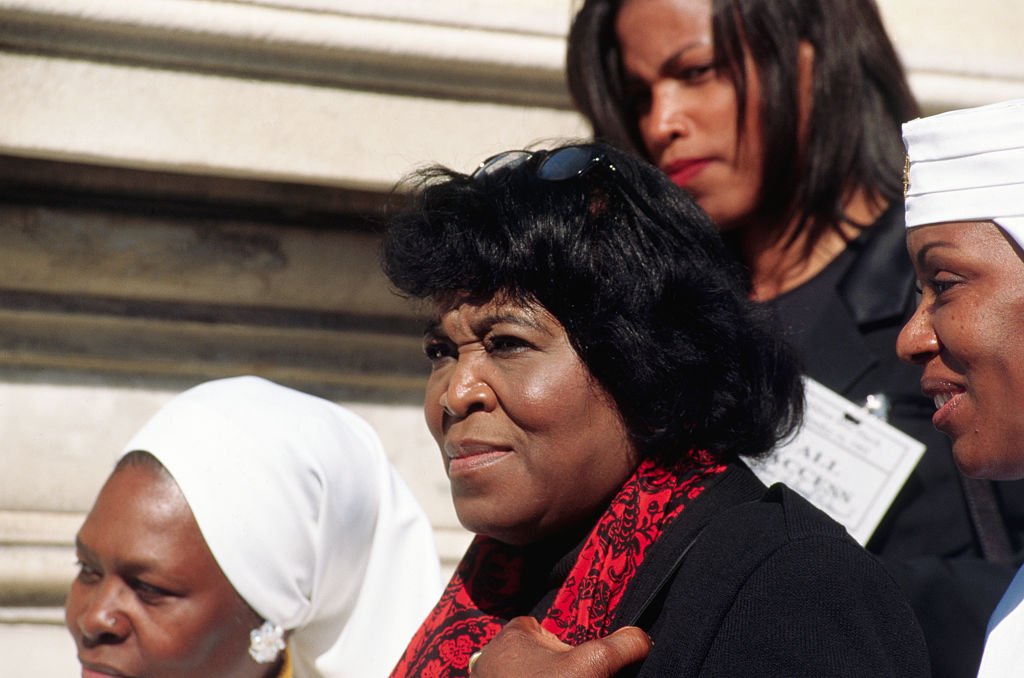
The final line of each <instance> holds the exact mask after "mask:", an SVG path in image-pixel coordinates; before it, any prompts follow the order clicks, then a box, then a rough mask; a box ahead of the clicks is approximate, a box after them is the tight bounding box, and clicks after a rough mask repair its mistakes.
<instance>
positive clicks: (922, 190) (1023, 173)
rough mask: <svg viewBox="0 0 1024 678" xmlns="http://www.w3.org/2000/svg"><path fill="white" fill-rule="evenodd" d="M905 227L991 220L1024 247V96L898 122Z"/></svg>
mask: <svg viewBox="0 0 1024 678" xmlns="http://www.w3.org/2000/svg"><path fill="white" fill-rule="evenodd" d="M903 143H904V144H905V145H906V147H907V159H908V171H907V180H908V182H909V183H908V185H907V196H906V197H907V203H906V210H907V214H906V217H907V228H913V227H915V226H924V225H925V224H935V223H941V222H946V221H994V222H995V223H996V224H998V225H999V226H1000V227H1001V228H1002V229H1003V230H1004V231H1005V232H1006V233H1007V235H1009V236H1010V237H1011V238H1013V239H1014V240H1016V241H1017V244H1019V245H1020V246H1021V247H1022V248H1024V99H1017V100H1014V101H1004V102H1002V103H998V104H990V105H988V106H980V107H978V108H967V109H963V110H959V111H949V112H947V113H940V114H939V115H933V116H930V117H927V118H918V119H917V120H911V121H910V122H908V123H905V124H904V125H903Z"/></svg>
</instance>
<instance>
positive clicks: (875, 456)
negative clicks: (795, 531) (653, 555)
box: [745, 377, 925, 545]
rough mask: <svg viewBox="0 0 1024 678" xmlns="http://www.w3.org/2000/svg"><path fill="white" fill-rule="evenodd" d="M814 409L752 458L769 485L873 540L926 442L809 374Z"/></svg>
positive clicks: (856, 536) (809, 397)
mask: <svg viewBox="0 0 1024 678" xmlns="http://www.w3.org/2000/svg"><path fill="white" fill-rule="evenodd" d="M804 389H805V393H806V397H807V407H806V409H805V412H804V423H803V426H802V427H801V428H800V430H799V431H798V432H797V434H796V436H795V437H794V438H792V439H791V440H790V441H789V442H787V443H785V444H783V445H780V446H779V447H778V448H777V449H776V450H775V452H773V453H772V454H771V455H769V456H768V457H766V458H763V459H747V460H745V461H746V462H747V464H748V465H749V466H750V468H751V469H752V470H753V471H754V473H755V474H756V475H757V477H758V478H760V479H761V482H763V483H764V484H766V485H771V484H773V483H777V482H781V483H785V484H786V485H788V486H789V487H790V488H792V489H793V490H794V491H796V492H797V493H799V494H800V495H802V496H803V497H804V498H805V499H807V500H809V501H810V502H811V503H813V504H814V505H815V506H817V507H818V508H820V509H821V510H822V511H824V512H825V513H827V514H828V515H829V516H831V517H832V518H833V520H836V521H837V522H839V523H842V524H843V525H844V526H845V527H846V529H847V531H848V532H849V533H850V534H851V535H852V536H853V538H854V539H856V540H857V541H858V542H860V544H861V545H863V544H865V543H867V541H868V539H870V538H871V535H872V533H873V532H874V531H875V528H876V527H878V523H879V522H880V521H881V520H882V516H884V515H885V512H886V511H888V510H889V506H890V505H891V504H892V501H893V499H894V498H895V497H896V494H897V493H898V492H899V491H900V488H902V487H903V484H904V483H905V482H906V480H907V477H908V476H909V475H910V473H911V471H913V470H914V467H915V466H916V465H917V462H918V460H919V459H920V458H921V455H922V454H924V450H925V445H924V443H921V442H919V441H918V440H916V439H915V438H912V437H910V436H908V435H907V434H906V433H904V432H903V431H900V430H899V429H897V428H895V427H893V426H891V425H889V424H887V423H885V422H884V421H882V420H881V419H878V418H876V417H874V416H872V415H871V413H870V412H869V411H868V410H867V409H865V408H863V407H860V406H859V405H857V404H855V403H853V402H850V401H849V400H847V399H846V398H844V397H843V396H841V395H839V394H838V393H835V392H834V391H832V390H830V389H828V388H826V387H825V386H822V385H821V384H819V383H818V382H816V381H814V380H813V379H809V378H807V377H804Z"/></svg>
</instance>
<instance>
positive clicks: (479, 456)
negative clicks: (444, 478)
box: [444, 442, 512, 478]
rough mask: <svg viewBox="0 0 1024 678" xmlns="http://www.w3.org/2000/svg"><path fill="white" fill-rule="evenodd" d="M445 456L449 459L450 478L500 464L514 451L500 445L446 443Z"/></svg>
mask: <svg viewBox="0 0 1024 678" xmlns="http://www.w3.org/2000/svg"><path fill="white" fill-rule="evenodd" d="M444 454H445V457H446V458H447V459H448V477H449V478H450V477H452V476H456V475H459V474H463V473H469V472H472V471H477V470H480V469H482V468H486V467H488V466H491V465H492V464H496V463H498V462H500V461H501V460H502V459H504V458H505V457H507V456H508V455H510V454H512V450H510V449H508V448H505V447H502V446H500V445H490V444H487V443H461V444H455V443H450V442H449V443H445V446H444Z"/></svg>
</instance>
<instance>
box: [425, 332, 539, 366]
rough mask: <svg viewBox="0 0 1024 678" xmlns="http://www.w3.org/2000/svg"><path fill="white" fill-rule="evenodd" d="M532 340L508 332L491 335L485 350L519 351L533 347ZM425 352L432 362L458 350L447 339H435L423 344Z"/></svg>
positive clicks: (501, 352)
mask: <svg viewBox="0 0 1024 678" xmlns="http://www.w3.org/2000/svg"><path fill="white" fill-rule="evenodd" d="M531 347H532V345H531V344H530V342H528V341H526V340H525V339H523V338H521V337H516V336H512V335H507V334H499V335H495V336H491V337H485V338H484V350H486V351H487V353H489V354H493V353H498V354H499V355H500V354H503V353H510V352H518V351H520V350H523V349H527V348H531ZM423 353H424V354H426V356H427V359H428V360H429V361H430V362H432V363H435V364H436V363H437V362H439V361H441V360H444V359H445V358H453V357H455V355H456V350H455V349H454V348H453V347H452V346H451V344H449V343H448V342H446V341H442V340H434V341H427V342H426V343H425V345H424V346H423Z"/></svg>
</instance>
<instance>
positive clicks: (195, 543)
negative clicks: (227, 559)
mask: <svg viewBox="0 0 1024 678" xmlns="http://www.w3.org/2000/svg"><path fill="white" fill-rule="evenodd" d="M79 539H80V541H81V544H82V545H83V547H85V548H86V549H88V550H89V551H91V552H93V553H94V554H95V555H96V556H97V557H99V558H102V559H107V560H110V561H111V562H116V563H118V564H125V565H131V566H134V567H139V568H157V569H159V570H161V571H163V572H165V573H167V574H168V575H170V576H177V575H182V576H185V577H186V578H187V575H188V573H189V572H190V571H191V572H201V571H202V570H203V569H204V568H208V567H209V566H210V565H211V564H212V566H213V567H214V568H216V561H214V560H213V555H212V554H211V553H210V550H209V548H208V547H207V546H206V542H205V541H204V540H203V537H202V533H201V532H200V530H199V526H198V525H197V524H196V521H195V517H194V516H193V515H192V510H191V509H190V508H189V506H188V503H187V502H186V501H185V497H184V496H183V495H182V493H181V490H180V489H178V486H177V484H176V483H175V482H174V480H173V479H171V477H170V476H168V475H166V474H163V473H161V472H159V471H158V470H156V469H152V468H149V467H145V466H125V467H123V468H120V469H118V470H116V471H114V473H113V474H111V476H110V478H108V479H107V482H106V483H105V484H104V486H103V489H102V490H100V494H99V496H98V497H97V498H96V503H95V504H94V505H93V507H92V509H91V510H90V511H89V514H88V515H87V516H86V519H85V522H84V523H83V524H82V528H81V530H79Z"/></svg>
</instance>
